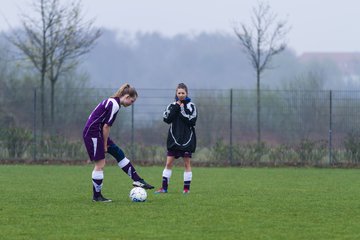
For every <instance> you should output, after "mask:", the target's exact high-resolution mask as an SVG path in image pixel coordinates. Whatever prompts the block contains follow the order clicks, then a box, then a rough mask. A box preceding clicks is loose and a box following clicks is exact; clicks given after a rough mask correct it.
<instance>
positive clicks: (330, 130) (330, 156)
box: [329, 90, 332, 165]
mask: <svg viewBox="0 0 360 240" xmlns="http://www.w3.org/2000/svg"><path fill="white" fill-rule="evenodd" d="M329 114H330V116H329V164H330V165H331V164H332V90H330V92H329Z"/></svg>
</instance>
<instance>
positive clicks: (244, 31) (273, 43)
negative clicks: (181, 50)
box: [234, 2, 289, 144]
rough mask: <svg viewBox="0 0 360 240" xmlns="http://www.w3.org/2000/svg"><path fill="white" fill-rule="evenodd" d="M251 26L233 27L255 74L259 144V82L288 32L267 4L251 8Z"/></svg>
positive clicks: (279, 49)
mask: <svg viewBox="0 0 360 240" xmlns="http://www.w3.org/2000/svg"><path fill="white" fill-rule="evenodd" d="M252 14H253V15H252V17H251V23H252V24H251V25H250V26H247V25H246V24H243V23H241V24H240V29H239V27H234V32H235V34H236V36H237V37H238V38H239V40H240V43H241V45H242V47H243V50H244V52H245V54H246V55H247V56H248V57H249V60H250V63H251V65H252V67H253V68H254V70H255V72H256V94H257V103H256V106H257V143H258V144H260V142H261V117H260V113H261V97H260V80H261V74H262V73H263V72H264V70H265V69H267V68H269V67H270V66H269V64H270V62H271V60H272V57H273V56H275V55H277V54H279V53H280V52H282V51H283V50H284V49H285V48H286V43H285V41H284V38H285V36H286V34H287V33H288V31H289V28H288V27H287V22H286V21H284V20H283V21H277V15H276V14H274V13H273V12H272V11H271V9H270V5H269V4H268V3H264V2H258V5H257V6H256V7H254V8H253V12H252Z"/></svg>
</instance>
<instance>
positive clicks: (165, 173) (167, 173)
mask: <svg viewBox="0 0 360 240" xmlns="http://www.w3.org/2000/svg"><path fill="white" fill-rule="evenodd" d="M171 174H172V170H171V169H166V168H165V169H164V171H163V174H162V188H163V189H165V190H167V189H168V185H169V182H170V177H171Z"/></svg>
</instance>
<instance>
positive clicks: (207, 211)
mask: <svg viewBox="0 0 360 240" xmlns="http://www.w3.org/2000/svg"><path fill="white" fill-rule="evenodd" d="M162 169H163V168H162V167H137V170H138V172H139V173H140V175H141V176H143V177H144V178H145V179H146V180H147V181H148V182H150V183H152V184H155V185H156V186H157V187H159V186H160V182H161V174H162ZM91 171H92V166H90V165H87V166H33V165H30V166H27V165H0V186H1V199H0V233H1V237H0V238H1V239H71V240H73V239H182V240H183V239H251V240H252V239H284V240H285V239H286V240H289V239H360V170H359V169H314V168H310V169H309V168H300V169H299V168H193V182H192V186H191V193H190V194H189V195H183V194H182V177H183V169H182V168H181V167H175V168H174V171H173V175H172V178H171V182H170V189H169V193H168V194H164V195H156V194H154V193H153V191H148V199H147V201H146V202H144V203H133V202H131V201H130V199H129V198H128V193H129V191H130V189H131V183H132V182H131V181H130V179H129V178H128V176H127V175H126V174H124V173H123V172H122V171H121V170H120V169H119V168H118V167H117V166H107V167H106V168H105V181H104V188H103V193H104V195H105V196H106V197H109V198H112V199H113V202H112V203H93V202H92V201H91V181H90V178H91Z"/></svg>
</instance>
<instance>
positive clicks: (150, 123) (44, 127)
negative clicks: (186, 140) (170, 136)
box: [0, 88, 360, 165]
mask: <svg viewBox="0 0 360 240" xmlns="http://www.w3.org/2000/svg"><path fill="white" fill-rule="evenodd" d="M115 91H116V89H56V92H55V96H54V103H55V104H54V107H53V115H52V114H51V112H52V111H51V104H50V103H51V98H50V94H49V91H46V92H44V96H43V100H44V101H42V100H41V99H42V97H41V92H40V90H39V89H23V88H20V89H19V88H16V89H12V90H11V91H9V89H0V93H1V94H0V124H1V127H0V134H1V135H0V161H2V162H6V161H9V160H20V161H34V162H36V161H56V160H63V161H77V160H78V161H80V160H85V159H87V155H86V152H85V148H84V146H83V143H82V130H83V127H84V124H85V122H86V120H87V118H88V115H89V114H90V112H91V111H92V109H93V108H94V107H95V106H96V105H97V104H98V103H99V102H100V101H101V100H103V99H105V98H107V97H109V96H110V95H112V93H114V92H115ZM138 93H139V98H138V100H137V101H136V103H135V104H134V105H132V106H131V107H129V108H122V109H120V112H119V114H118V118H117V120H116V122H115V123H114V126H113V127H112V129H111V133H110V136H111V138H112V139H113V140H114V141H115V142H116V143H117V144H118V145H119V146H121V147H122V148H123V149H124V150H125V152H126V154H127V155H128V156H129V157H131V158H132V159H133V160H135V161H142V162H145V163H149V164H152V163H155V164H156V163H163V162H164V160H165V153H166V136H167V129H168V127H169V126H168V125H167V124H166V123H164V122H163V121H162V114H163V111H164V109H165V107H166V106H167V105H168V104H169V103H170V102H172V101H174V95H175V90H174V89H138ZM189 96H190V97H191V98H192V101H193V102H194V103H195V104H196V106H197V109H198V113H199V115H198V120H197V125H196V133H197V143H198V144H197V150H196V152H195V154H194V157H193V162H194V163H198V164H204V165H261V164H267V165H281V164H291V165H305V164H306V165H332V164H358V163H359V162H360V161H359V159H360V131H359V130H360V127H359V123H360V91H303V90H291V91H290V90H287V91H281V90H263V91H261V98H260V99H261V105H260V106H261V112H260V129H261V142H260V143H258V142H257V137H258V136H257V133H258V132H257V105H256V103H257V101H256V99H257V98H256V97H257V96H256V91H255V90H242V89H227V90H215V89H207V90H200V89H193V90H190V92H189Z"/></svg>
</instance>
